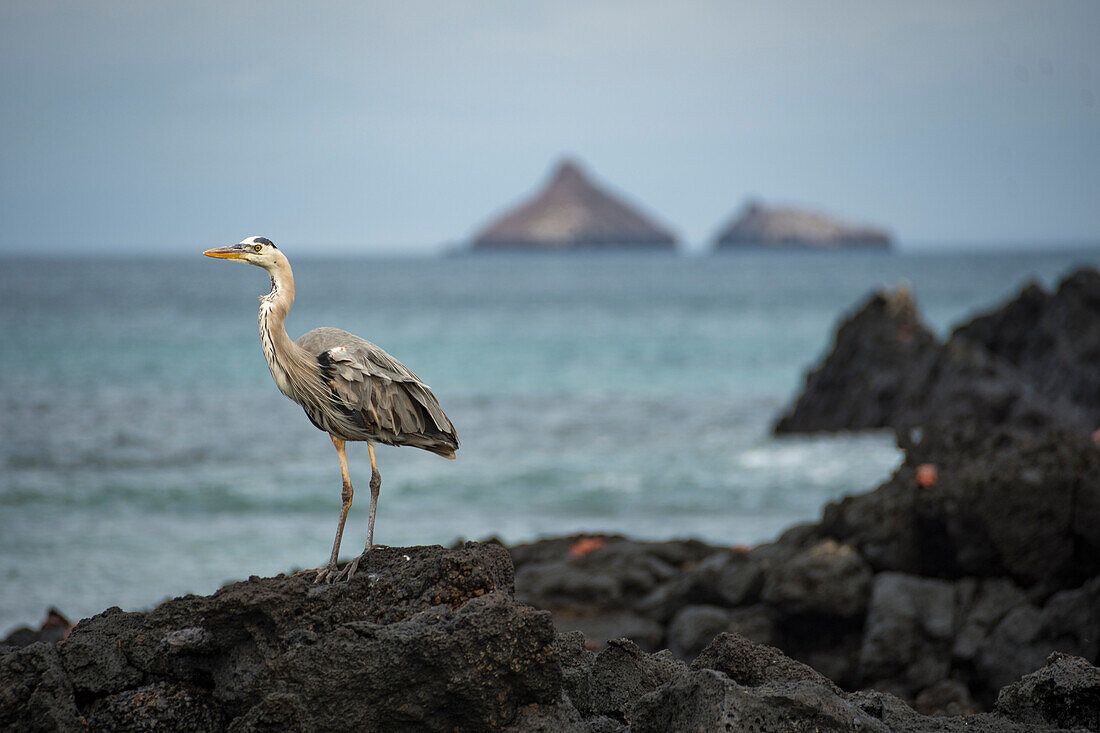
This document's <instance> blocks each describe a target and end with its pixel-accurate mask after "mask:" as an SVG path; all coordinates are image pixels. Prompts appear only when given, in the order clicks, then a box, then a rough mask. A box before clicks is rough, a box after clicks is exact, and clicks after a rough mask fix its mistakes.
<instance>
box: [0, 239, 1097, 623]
mask: <svg viewBox="0 0 1100 733" xmlns="http://www.w3.org/2000/svg"><path fill="white" fill-rule="evenodd" d="M288 254H289V256H290V257H291V259H292V261H293V262H294V268H295V274H296V278H297V290H298V300H297V303H296V304H295V306H294V310H293V311H292V313H291V315H290V317H289V319H288V323H287V327H288V331H289V332H290V334H291V336H292V337H297V336H298V335H300V334H301V333H302V332H304V331H306V330H308V329H310V328H313V327H315V326H319V325H332V326H338V327H341V328H345V329H347V330H349V331H352V332H354V333H357V334H359V335H361V336H363V337H365V338H368V339H370V340H372V341H374V342H375V343H378V344H379V345H381V346H382V347H383V348H385V349H387V350H388V351H389V352H390V353H392V354H393V355H394V356H396V357H397V358H399V359H401V360H402V361H404V362H405V363H406V364H408V365H409V366H410V367H411V368H412V369H414V370H415V371H416V372H417V373H418V374H419V375H420V376H421V377H422V378H423V379H424V380H425V381H426V382H427V383H428V384H430V385H431V386H432V388H433V390H434V391H435V393H436V395H437V396H438V397H439V400H440V402H441V404H442V405H443V407H444V409H445V410H446V411H447V413H448V414H449V415H450V417H451V418H452V420H453V422H454V424H455V426H456V428H457V430H458V433H459V437H460V438H461V441H462V448H461V450H460V451H459V454H458V456H459V457H458V460H457V461H455V462H450V461H446V460H443V459H441V458H438V457H436V456H433V455H430V454H427V453H424V452H421V451H416V450H414V449H409V448H403V449H398V448H387V447H382V448H380V449H379V451H378V457H379V462H380V467H381V470H382V475H383V485H382V495H381V501H380V504H379V514H378V522H377V528H376V535H375V538H376V541H379V542H382V543H386V544H391V545H401V544H423V543H450V542H453V541H454V540H456V539H458V538H484V537H489V536H497V537H501V538H503V539H504V540H506V541H508V542H519V541H525V540H532V539H535V538H538V537H540V536H551V535H560V534H565V533H572V532H578V531H614V532H622V533H626V534H629V535H631V536H633V537H638V538H653V539H661V538H671V537H699V538H702V539H705V540H708V541H710V542H714V543H719V544H727V545H735V544H751V543H756V542H760V541H765V540H768V539H770V538H772V537H774V536H775V535H776V534H777V533H778V532H780V531H781V530H782V529H783V528H784V527H787V526H789V525H791V524H794V523H797V522H803V521H810V520H814V519H816V518H817V517H818V516H819V515H820V512H821V509H822V507H823V505H824V504H825V503H826V502H827V501H830V500H833V499H836V498H838V497H840V496H843V495H844V494H848V493H855V492H860V491H864V490H866V489H869V488H871V487H873V486H875V485H877V484H878V483H879V482H880V481H882V480H883V479H885V478H886V477H887V476H888V475H889V473H890V471H891V470H892V469H893V468H894V467H895V466H896V464H897V462H898V460H899V455H898V452H897V450H896V448H895V446H894V444H893V441H892V438H891V436H890V435H888V434H884V433H880V434H863V435H841V436H831V437H810V438H802V437H784V438H775V437H772V436H771V435H770V432H769V431H770V426H771V424H772V422H773V420H774V419H775V417H776V416H777V414H778V413H779V412H780V410H781V409H782V408H783V406H784V405H785V404H786V403H787V402H788V401H789V400H790V398H791V397H792V395H794V394H795V393H796V392H797V391H798V389H799V387H800V385H801V382H802V374H803V372H804V370H805V369H806V368H807V367H808V366H809V365H810V364H811V363H812V362H814V361H816V360H817V359H818V358H819V357H820V355H821V354H822V353H823V352H824V351H825V350H826V349H827V348H828V346H829V343H830V340H831V335H832V331H833V328H834V326H835V324H836V322H837V320H838V319H839V318H840V317H841V315H842V313H844V312H846V311H849V310H851V309H852V308H853V307H854V306H855V305H856V304H857V303H858V302H859V301H862V300H863V299H864V298H865V297H866V295H867V293H868V292H869V291H870V290H871V289H873V288H874V287H876V286H880V285H894V284H897V283H898V282H901V281H908V282H909V283H911V284H912V286H913V287H914V288H915V290H916V293H917V297H918V300H919V301H920V303H921V306H922V308H923V311H924V314H925V316H926V318H927V320H928V321H929V323H930V324H931V325H932V326H933V327H934V328H935V329H936V330H938V331H939V332H941V333H945V332H946V331H947V330H948V328H949V327H950V326H951V325H952V324H955V323H958V322H959V321H960V320H962V319H965V318H967V317H968V316H969V315H972V314H974V313H975V312H978V311H982V310H985V309H989V308H991V307H994V306H996V305H997V304H998V303H1000V302H1002V301H1003V300H1005V299H1007V298H1008V297H1010V296H1011V295H1013V294H1014V292H1015V290H1016V289H1017V288H1018V287H1019V286H1020V285H1022V284H1023V283H1024V282H1025V281H1026V280H1028V279H1030V278H1038V279H1040V280H1041V281H1043V282H1044V283H1046V284H1048V285H1050V284H1052V283H1054V282H1056V281H1057V279H1058V277H1060V276H1061V275H1063V274H1065V273H1066V272H1068V271H1069V270H1070V269H1071V268H1072V267H1073V266H1074V265H1076V264H1084V263H1091V264H1097V263H1100V251H1096V250H1092V251H1091V252H1090V251H1078V252H1070V253H1016V254H982V255H975V254H970V255H962V254H926V255H884V254H875V253H838V254H828V255H821V254H805V253H798V254H789V255H778V254H739V255H723V256H715V257H676V256H668V255H624V254H617V255H604V256H601V255H577V256H568V255H567V256H556V257H555V256H541V255H531V256H516V255H513V256H506V255H505V256H477V257H452V258H436V259H431V258H424V259H411V258H410V259H389V260H387V259H370V258H363V259H340V260H337V259H310V258H305V257H300V258H298V257H295V256H294V253H293V252H292V251H291V252H288ZM267 289H268V282H267V278H266V275H265V274H264V273H263V272H261V271H259V270H257V269H255V268H250V267H242V266H239V265H236V264H230V263H225V262H216V261H214V260H209V259H204V258H202V257H201V256H200V255H199V252H198V251H196V253H195V256H194V257H192V258H189V259H164V260H145V261H140V262H132V261H121V260H120V261H111V260H71V259H57V260H45V259H38V260H14V259H6V260H0V335H2V338H0V632H4V631H6V630H8V629H9V628H11V627H12V626H14V625H17V624H20V623H32V622H37V621H38V620H39V619H40V618H41V616H42V615H43V613H44V611H45V609H46V608H47V607H48V606H49V605H56V606H58V607H59V608H60V609H61V610H62V612H64V613H66V614H69V615H70V616H72V617H74V618H79V617H82V616H86V615H89V614H92V613H95V612H97V611H99V610H102V609H103V608H106V607H108V606H111V605H119V606H122V607H123V608H126V609H140V608H147V607H150V606H152V605H154V604H155V603H156V602H158V601H159V600H161V599H163V598H165V597H168V596H171V595H176V594H180V593H184V592H196V593H209V592H212V591H213V590H215V589H216V588H217V587H218V586H219V585H220V584H222V583H224V582H226V581H229V580H233V579H238V578H242V577H247V576H249V575H251V574H261V575H262V574H273V573H278V572H282V571H286V570H289V569H291V568H305V567H316V566H318V565H320V564H323V562H324V561H325V560H326V559H327V557H328V553H329V549H330V547H331V542H332V536H333V533H334V530H335V524H336V518H337V513H338V510H339V505H340V474H339V465H338V462H337V459H336V454H335V451H334V450H333V449H332V445H331V443H330V442H329V440H328V438H327V437H326V436H325V435H324V434H323V433H321V432H320V431H318V430H317V429H315V428H314V427H313V426H312V425H311V424H310V423H309V421H308V420H307V419H306V417H305V415H304V414H303V413H302V411H301V409H300V408H299V407H298V406H297V405H295V404H293V403H291V402H290V401H289V400H287V399H286V398H284V397H283V396H282V395H281V394H279V393H278V391H277V390H276V388H275V386H274V384H273V383H272V381H271V377H270V375H269V374H268V371H267V366H266V364H265V362H264V359H263V356H262V354H261V352H260V347H259V339H258V335H257V325H256V311H257V301H256V297H257V296H259V295H262V294H263V293H265V292H266V291H267ZM348 453H349V456H348V457H349V462H350V467H351V472H352V478H353V481H354V482H355V484H356V486H357V488H358V492H357V496H356V502H355V504H354V506H353V507H352V511H351V514H350V516H349V518H348V526H347V530H346V531H345V534H344V547H343V552H342V556H343V557H345V558H346V557H351V556H352V555H354V554H356V553H358V552H359V551H360V549H361V547H362V543H363V541H364V540H365V534H366V514H367V511H366V510H367V505H368V499H369V491H368V490H367V480H368V479H369V476H370V466H369V460H368V457H367V451H366V448H365V446H363V445H361V444H349V450H348Z"/></svg>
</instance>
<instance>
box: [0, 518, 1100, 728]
mask: <svg viewBox="0 0 1100 733" xmlns="http://www.w3.org/2000/svg"><path fill="white" fill-rule="evenodd" d="M624 542H625V541H620V543H619V544H623V543H624ZM827 542H829V541H827ZM833 544H835V543H833ZM588 546H594V545H592V544H591V543H590V544H589V545H588ZM689 546H690V545H689ZM822 546H823V544H822V543H821V542H816V543H814V542H811V541H810V539H809V537H808V533H807V532H806V531H798V532H793V533H788V534H787V535H786V536H785V539H782V540H781V542H780V543H777V545H774V546H769V547H768V548H764V549H763V550H762V551H761V553H760V556H759V557H758V558H757V559H758V560H759V563H760V565H761V566H762V569H761V571H760V572H762V573H763V574H764V575H767V572H768V567H771V566H772V564H773V563H781V562H782V558H799V557H801V558H803V559H804V558H805V553H806V551H810V552H811V553H813V552H815V548H821V547H822ZM825 546H827V547H828V545H827V544H826V545H825ZM691 547H692V550H690V551H693V550H695V549H697V548H696V547H693V546H691ZM605 548H606V546H605ZM645 549H646V551H648V552H653V553H657V554H663V555H665V556H666V557H669V556H672V557H675V556H678V555H679V554H680V553H682V552H685V551H688V552H690V551H689V550H687V549H686V547H685V546H684V545H676V544H671V545H669V546H663V545H662V544H658V543H650V544H649V545H648V546H647V547H646V548H645ZM598 551H599V550H594V551H593V552H592V553H590V554H595V552H598ZM817 551H820V550H817ZM523 552H525V553H526V554H528V555H529V556H538V555H540V554H541V552H540V550H539V548H538V547H537V546H528V547H526V548H524V550H523ZM617 552H619V553H620V554H622V553H624V552H625V548H622V547H620V548H618V549H617ZM829 552H830V554H831V553H834V552H835V550H834V549H832V548H831V547H830V549H829ZM844 554H845V553H843V552H840V553H839V555H840V558H841V559H840V560H839V562H840V563H841V566H842V567H843V566H845V562H846V561H845V560H844V559H843V556H844ZM720 556H728V553H725V552H723V553H722V555H720ZM742 561H743V558H739V559H738V561H737V562H736V563H735V565H743V564H744V563H743V562H742ZM714 565H715V566H719V565H721V563H714ZM714 569H715V568H713V567H712V568H711V569H710V572H711V573H713V571H714ZM512 575H513V572H512V567H511V564H510V562H509V557H508V555H507V553H506V552H505V551H504V549H503V548H502V547H500V546H499V545H497V544H480V545H479V544H475V543H467V544H466V545H464V546H462V547H458V548H455V549H452V550H444V549H443V548H439V547H418V548H405V549H396V548H389V549H382V550H376V551H375V552H374V553H372V554H371V556H370V557H368V558H367V560H365V561H364V563H363V564H362V565H360V574H359V575H357V576H356V577H355V578H354V579H353V580H352V582H351V583H350V584H347V585H334V586H327V585H326V586H315V585H313V584H312V582H311V579H310V577H309V576H308V575H306V576H291V577H286V576H279V577H277V578H251V579H250V580H248V581H245V582H242V583H234V584H231V585H228V586H226V587H225V588H223V589H221V590H220V591H218V592H217V593H216V594H214V595H213V596H210V597H197V596H185V597H183V598H177V599H174V600H171V601H167V602H165V603H163V604H162V605H160V606H158V607H157V608H156V609H154V610H152V611H149V612H142V613H125V612H123V611H120V610H118V609H110V610H108V611H106V612H104V613H102V614H99V615H98V616H95V617H93V618H91V619H86V620H84V621H82V622H81V623H80V624H78V625H77V626H76V627H75V629H74V630H73V632H72V633H71V634H70V635H69V637H68V638H67V639H64V640H61V641H58V642H56V643H50V642H37V643H33V644H30V645H28V646H26V647H19V648H17V647H11V648H8V649H7V650H6V651H4V652H3V653H2V654H0V727H3V728H4V729H11V730H20V731H22V730H29V731H84V730H87V731H147V730H180V731H204V732H205V731H235V732H236V731H314V730H322V731H323V730H386V731H391V730H394V731H402V730H428V731H430V730H439V731H467V730H469V731H475V730H506V731H510V732H512V733H520V732H523V733H527V732H528V731H545V732H547V733H550V732H554V733H559V732H563V731H568V732H576V733H582V732H583V733H601V732H606V733H616V732H617V733H621V732H623V731H628V730H629V731H669V730H752V731H758V732H759V733H773V732H774V733H778V732H780V731H783V732H786V731H807V732H809V731H854V730H860V731H882V732H883V733H885V732H886V731H932V730H936V731H964V730H965V731H974V730H977V731H1015V730H1020V731H1023V730H1051V731H1054V730H1063V729H1067V728H1071V727H1073V726H1079V727H1080V726H1094V724H1095V711H1096V705H1095V701H1096V696H1097V691H1098V676H1100V670H1097V669H1096V668H1095V667H1093V666H1092V665H1091V664H1089V663H1088V662H1087V661H1086V658H1085V657H1082V658H1077V657H1068V656H1055V657H1052V658H1051V660H1050V662H1049V663H1048V666H1047V667H1046V668H1044V669H1040V670H1039V671H1038V672H1035V673H1034V674H1031V675H1028V676H1027V677H1024V678H1023V679H1020V680H1017V677H1013V678H1012V679H1011V680H1009V682H1011V683H1012V684H1011V685H1010V686H1008V687H1005V689H1004V690H1002V691H1001V693H1000V695H999V697H998V698H997V699H998V702H997V710H996V712H994V713H987V714H979V715H966V716H962V715H952V713H964V712H969V711H971V710H973V709H974V707H975V705H974V703H973V701H972V700H971V699H970V697H969V691H968V689H967V688H966V686H965V685H964V684H962V683H961V682H960V681H958V680H957V679H953V678H950V677H943V675H945V674H947V673H948V672H947V671H946V670H945V669H936V670H932V668H931V667H930V666H929V663H928V662H926V661H922V657H924V656H928V655H931V656H932V657H933V658H934V661H936V663H937V664H938V663H939V661H938V660H941V659H943V658H944V655H945V654H946V653H948V652H946V651H945V650H946V644H945V642H946V640H947V639H949V638H950V636H951V631H950V629H952V628H953V626H954V625H955V624H956V623H957V619H963V618H966V619H968V621H967V623H968V624H969V627H976V626H981V625H983V624H984V628H990V627H991V626H992V627H993V628H994V633H996V629H997V628H1000V627H1003V626H1005V624H1008V623H1010V619H1011V618H1012V614H1011V613H1010V614H1009V615H1007V616H1005V617H1004V618H1002V619H1000V620H999V621H998V620H997V619H996V615H995V614H994V615H990V614H988V613H986V612H984V611H980V610H979V609H980V608H981V607H982V604H983V601H981V600H975V599H983V598H984V599H986V600H988V599H989V598H993V597H1008V598H1012V599H1013V600H1014V601H1016V602H1020V603H1021V607H1022V608H1027V607H1029V606H1028V603H1030V602H1029V601H1020V597H1019V596H1012V595H1011V594H1009V595H1008V596H1005V594H1004V593H999V594H998V593H997V592H993V593H983V592H981V591H979V590H976V589H975V588H970V590H969V592H968V593H966V594H962V595H960V593H959V590H958V588H954V589H953V588H952V587H951V585H950V584H948V583H946V582H945V581H929V580H922V579H911V578H907V577H905V576H901V575H897V574H894V575H891V574H888V573H884V574H880V575H879V577H878V578H876V581H875V584H874V591H873V592H872V600H871V611H870V612H869V613H870V616H871V617H872V618H873V620H872V621H871V622H870V627H871V628H873V629H878V630H879V631H876V632H875V635H874V638H873V639H872V640H871V641H868V642H867V644H866V645H865V646H875V645H878V647H877V648H876V649H875V650H874V651H873V653H871V652H868V653H867V655H866V661H867V664H868V665H871V664H872V663H873V664H876V665H877V666H876V667H875V668H876V669H877V670H879V671H882V670H886V669H888V668H889V667H890V665H891V664H893V662H891V661H888V656H889V655H898V656H899V661H900V662H901V664H902V665H903V666H904V665H905V664H908V663H910V662H912V663H915V664H917V665H920V669H922V670H925V671H930V670H931V671H933V672H934V673H931V674H929V675H928V677H927V678H925V679H922V680H916V678H914V677H913V676H912V672H913V669H912V667H910V668H909V669H908V670H907V671H906V674H908V675H909V677H908V679H910V680H913V681H914V689H915V687H917V686H920V685H923V684H924V683H925V682H927V681H928V680H932V679H934V678H935V682H934V683H932V684H930V685H927V686H926V687H924V689H922V690H921V691H920V693H919V694H917V696H916V700H917V703H918V704H920V705H921V706H922V707H923V708H924V709H926V710H928V711H930V712H935V713H937V714H938V715H940V716H941V717H936V718H929V717H926V716H924V715H921V714H919V713H918V712H917V711H915V710H913V709H912V708H911V707H909V706H908V705H906V704H905V702H903V701H902V700H901V699H899V698H896V697H894V696H892V695H890V694H889V693H886V692H881V691H876V692H870V691H868V692H856V693H848V692H845V691H843V690H842V689H841V687H839V686H838V685H836V684H835V683H834V682H833V680H831V679H830V678H829V677H827V676H826V675H824V674H822V673H821V672H820V671H818V670H817V669H815V668H813V667H812V666H810V665H807V664H805V663H802V662H799V661H796V660H794V659H791V658H790V657H788V656H787V655H786V654H785V653H784V652H782V651H780V650H779V649H778V648H775V647H772V646H768V645H765V644H761V643H757V642H754V641H752V640H750V639H747V638H745V637H744V636H741V635H738V634H731V633H719V634H718V635H717V636H716V637H715V638H714V639H713V640H712V641H711V642H710V643H709V644H708V645H707V646H706V648H704V649H703V650H702V651H701V652H700V653H699V654H698V655H697V656H696V658H695V660H694V661H693V662H692V663H691V664H690V665H688V664H687V663H686V662H685V661H684V660H681V659H678V658H677V657H675V656H674V655H673V654H671V653H670V652H668V651H661V652H657V653H655V654H650V653H646V652H645V651H643V650H642V649H641V648H639V647H638V646H637V645H636V644H634V643H633V642H631V641H629V640H626V639H613V640H609V641H607V642H606V644H605V645H604V646H603V649H602V651H600V652H599V653H594V652H593V651H592V650H590V649H589V644H588V642H587V640H586V639H585V638H584V636H583V634H581V633H579V632H572V633H567V634H555V633H554V630H553V627H552V626H551V625H550V620H549V614H547V613H546V612H543V611H537V610H535V609H534V608H532V607H530V606H527V605H525V604H523V603H521V602H517V601H516V600H515V599H514V597H513V595H512V592H511V582H512ZM718 575H719V576H720V573H719V574H718ZM827 575H829V574H827ZM842 575H843V576H844V577H848V574H847V573H843V574H842ZM764 582H765V584H766V582H767V581H766V580H765V581H764ZM826 582H828V581H826ZM929 583H932V584H933V585H935V584H940V585H942V586H944V587H943V588H940V586H939V585H936V587H935V588H933V589H932V592H931V593H930V594H929V589H930V588H931V586H929V585H928V584H929ZM959 587H961V586H959ZM891 588H893V589H894V590H891ZM1074 593H1076V594H1077V597H1076V598H1069V597H1065V598H1062V597H1061V596H1062V595H1063V594H1055V596H1053V597H1051V598H1050V600H1049V601H1048V602H1047V603H1046V605H1045V606H1044V607H1043V608H1042V610H1040V611H1039V614H1040V616H1043V615H1046V614H1048V613H1051V612H1052V609H1055V607H1057V608H1056V609H1055V610H1054V611H1053V613H1054V615H1053V616H1051V617H1050V619H1049V620H1050V621H1051V624H1050V628H1054V627H1057V628H1058V629H1062V630H1064V629H1066V628H1069V627H1070V626H1071V625H1072V624H1070V623H1067V619H1070V618H1071V617H1073V618H1077V619H1078V621H1077V622H1078V623H1084V624H1085V625H1087V624H1088V623H1090V622H1091V620H1092V619H1094V618H1095V613H1093V615H1092V616H1088V612H1087V610H1086V611H1085V612H1082V608H1083V607H1081V606H1080V602H1081V601H1082V600H1084V602H1085V603H1086V604H1094V603H1095V596H1096V595H1098V594H1097V588H1092V587H1091V586H1090V587H1089V588H1087V589H1082V590H1081V591H1070V592H1069V594H1070V595H1073V594H1074ZM963 595H965V599H963ZM1085 596H1087V598H1085ZM887 597H888V598H887ZM884 598H885V599H886V600H884ZM962 606H967V607H968V609H969V612H962V611H960V608H961V607H962ZM697 608H698V607H697ZM847 609H848V606H847V605H845V604H840V605H839V606H831V605H830V606H828V607H826V608H824V609H822V608H821V607H820V606H819V605H818V604H816V603H814V604H811V605H810V606H808V607H805V606H799V607H798V611H799V612H801V613H802V614H803V615H802V616H801V617H798V618H801V620H802V621H804V622H807V623H808V624H809V626H810V627H812V633H813V634H815V635H825V636H829V635H830V634H831V633H832V632H831V631H830V630H829V629H828V628H826V627H825V623H826V619H827V618H828V617H827V616H824V615H816V616H807V615H805V614H807V613H810V614H822V613H841V614H844V613H847V612H848V610H847ZM1074 609H1076V610H1074ZM975 616H980V619H973V618H971V617H975ZM794 618H796V617H793V616H792V617H788V618H787V619H786V620H781V625H782V624H783V623H789V622H790V621H791V620H792V619H794ZM840 620H841V621H843V619H840ZM1044 623H1045V622H1044V621H1042V620H1040V622H1039V623H1038V624H1037V625H1036V624H1032V627H1033V628H1034V629H1039V630H1042V629H1043V628H1046V627H1045V626H1044ZM783 633H784V634H785V638H788V639H789V638H793V637H792V636H791V635H790V631H789V630H786V631H784V632H783ZM1014 633H1015V632H1014ZM1090 634H1091V635H1090ZM1081 638H1082V639H1083V640H1084V641H1085V642H1086V644H1085V645H1084V646H1082V647H1081V648H1082V650H1083V651H1082V653H1083V654H1085V655H1086V656H1087V655H1089V654H1095V649H1094V648H1085V646H1087V644H1088V643H1090V642H1089V640H1090V639H1091V643H1092V644H1093V645H1094V646H1095V640H1096V635H1095V631H1092V632H1085V633H1084V634H1083V635H1082V636H1081ZM979 646H980V645H979ZM836 648H837V647H835V646H834V653H836ZM980 651H981V650H980V649H979V653H980ZM876 654H877V655H878V656H877V657H876V656H875V655H876ZM873 659H878V661H877V662H872V660H873ZM1040 663H1041V662H1040ZM903 692H904V691H903ZM906 694H908V693H906ZM944 714H947V715H948V717H942V716H943V715H944Z"/></svg>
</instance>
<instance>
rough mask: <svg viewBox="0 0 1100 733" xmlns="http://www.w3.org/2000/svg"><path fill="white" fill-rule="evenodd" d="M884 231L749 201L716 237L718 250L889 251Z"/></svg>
mask: <svg viewBox="0 0 1100 733" xmlns="http://www.w3.org/2000/svg"><path fill="white" fill-rule="evenodd" d="M892 244H893V237H891V235H890V233H889V232H888V231H886V230H885V229H881V228H878V227H871V226H861V225H857V224H847V223H845V222H842V221H839V220H837V219H835V218H833V217H831V216H828V215H826V214H822V213H820V212H817V211H809V210H806V209H796V208H790V207H788V208H783V207H768V206H764V205H763V204H761V203H760V202H757V201H749V202H748V203H746V204H745V206H744V208H742V209H741V211H740V212H738V214H737V216H736V217H735V218H734V220H733V221H731V222H730V223H729V224H727V225H726V226H725V227H724V228H723V229H722V230H721V231H720V232H719V233H718V235H717V237H716V246H717V248H718V249H720V250H721V249H733V248H736V247H767V248H769V249H774V248H787V249H789V248H795V249H814V250H831V249H848V248H859V249H889V248H890V247H891V245H892Z"/></svg>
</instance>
